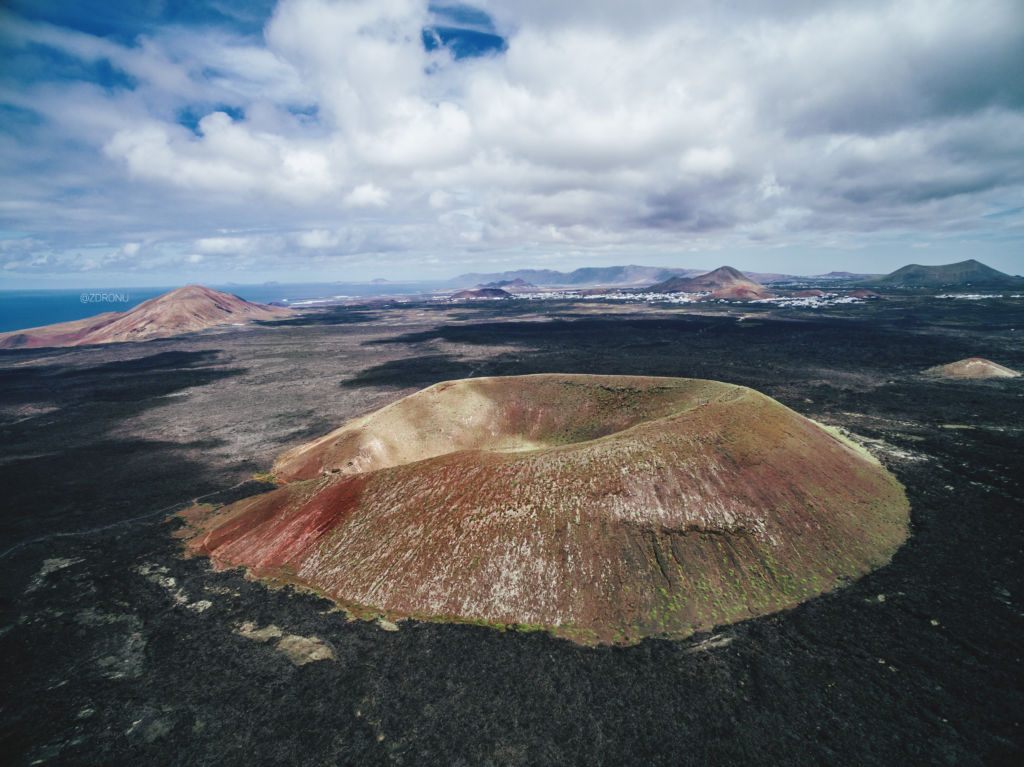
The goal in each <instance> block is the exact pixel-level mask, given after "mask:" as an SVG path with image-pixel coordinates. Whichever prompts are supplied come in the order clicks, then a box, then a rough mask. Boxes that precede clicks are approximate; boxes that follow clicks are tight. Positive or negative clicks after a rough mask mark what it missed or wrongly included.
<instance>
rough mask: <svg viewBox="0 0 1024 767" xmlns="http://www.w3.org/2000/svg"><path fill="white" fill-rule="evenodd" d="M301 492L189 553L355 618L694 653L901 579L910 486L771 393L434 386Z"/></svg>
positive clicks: (196, 531) (279, 495)
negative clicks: (318, 596) (712, 640)
mask: <svg viewBox="0 0 1024 767" xmlns="http://www.w3.org/2000/svg"><path fill="white" fill-rule="evenodd" d="M273 473H274V476H275V478H276V480H277V481H278V483H280V484H282V486H281V487H279V488H277V489H276V490H273V491H271V492H268V493H264V494H262V495H258V496H254V497H251V498H246V499H244V500H241V501H238V502H236V503H233V504H231V505H229V506H226V507H223V508H220V509H210V508H208V507H207V508H204V507H195V508H193V509H190V510H188V511H187V512H184V517H185V519H186V521H187V522H188V528H187V529H186V531H185V534H186V535H187V537H188V543H187V547H188V551H189V552H190V553H193V554H202V555H206V556H209V557H210V558H211V559H212V560H213V562H214V564H215V565H216V566H217V567H234V566H244V567H246V568H248V570H249V571H250V572H251V573H253V574H254V575H256V576H259V577H264V578H273V579H277V580H280V581H284V582H290V583H296V584H301V585H303V586H306V587H309V588H312V589H314V590H316V591H318V592H320V593H322V594H324V595H326V596H329V597H331V598H333V599H335V600H336V601H337V602H339V603H340V604H341V605H342V606H344V607H346V608H347V609H349V610H351V611H353V612H355V613H356V614H357V615H359V614H361V615H383V616H387V617H389V618H392V619H394V618H401V617H413V618H418V619H424V620H446V621H462V622H472V623H483V624H488V625H495V626H515V627H517V628H519V629H525V628H540V629H546V630H549V631H552V632H553V633H555V634H557V635H560V636H564V637H567V638H569V639H572V640H574V641H578V642H582V643H586V644H594V643H632V642H637V641H639V640H641V639H642V638H644V637H647V636H671V637H685V636H688V635H690V634H692V633H693V632H695V631H700V630H707V629H710V628H712V627H713V626H715V625H718V624H724V623H729V622H733V621H737V620H742V619H744V618H749V617H752V616H756V615H764V614H767V613H771V612H775V611H777V610H781V609H784V608H788V607H792V606H794V605H796V604H797V603H799V602H801V601H803V600H805V599H808V598H810V597H813V596H815V595H817V594H820V593H822V592H825V591H828V590H830V589H832V588H834V587H835V586H836V585H837V584H838V583H840V582H841V581H842V580H843V579H849V578H854V577H858V576H860V575H863V574H865V573H867V572H869V571H870V570H872V569H874V568H876V567H879V566H881V565H884V564H885V563H887V562H888V561H889V559H890V557H891V556H892V554H893V552H894V551H895V550H896V549H897V548H898V547H899V545H900V544H901V543H902V542H903V541H904V540H905V539H906V537H907V534H908V513H909V505H908V502H907V499H906V496H905V495H904V492H903V488H902V486H901V485H900V484H899V482H898V481H897V480H896V479H895V478H894V477H893V476H892V475H890V474H889V473H888V472H887V471H886V470H885V469H884V468H883V467H882V466H881V465H880V464H879V463H878V462H877V461H876V460H875V459H874V458H872V457H871V456H870V455H869V454H868V453H866V452H865V451H864V450H863V449H862V448H860V447H858V446H857V445H855V444H853V443H851V442H849V441H847V440H846V439H844V438H843V437H841V436H839V435H836V434H833V433H832V432H830V431H828V430H826V429H825V428H824V427H822V426H820V425H819V424H817V423H815V422H813V421H810V420H809V419H807V418H804V417H803V416H801V415H799V414H797V413H795V412H793V411H792V410H790V409H788V408H786V407H785V406H783V405H781V404H780V403H778V402H776V401H775V400H773V399H771V398H769V397H766V396H764V395H762V394H760V393H758V392H756V391H754V390H752V389H748V388H745V387H742V386H735V385H731V384H725V383H719V382H715V381H705V380H695V379H680V378H647V377H634V376H589V375H531V376H515V377H496V378H474V379H465V380H460V381H449V382H445V383H440V384H436V385H434V386H431V387H430V388H428V389H424V390H423V391H420V392H417V393H415V394H413V395H411V396H408V397H406V398H404V399H401V400H399V401H397V402H395V403H393V404H391V405H389V406H387V407H385V408H382V409H381V410H378V411H376V412H374V413H371V414H369V415H366V416H364V417H362V418H358V419H355V420H353V421H350V422H348V423H347V424H345V425H344V426H342V427H341V428H339V429H337V430H335V431H333V432H331V433H330V434H327V435H326V436H324V437H322V438H320V439H317V440H315V441H313V442H311V443H308V444H306V445H303V446H300V447H298V448H296V449H294V450H291V451H289V452H287V453H285V454H284V455H282V456H281V457H280V458H279V459H278V461H277V462H276V463H275V465H274V469H273Z"/></svg>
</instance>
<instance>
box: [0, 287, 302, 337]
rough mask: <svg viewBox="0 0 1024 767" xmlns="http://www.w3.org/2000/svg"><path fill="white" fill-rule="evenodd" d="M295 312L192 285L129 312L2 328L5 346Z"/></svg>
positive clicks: (161, 333)
mask: <svg viewBox="0 0 1024 767" xmlns="http://www.w3.org/2000/svg"><path fill="white" fill-rule="evenodd" d="M290 313H291V310H290V309H286V308H283V307H278V306H266V305H264V304H256V303H253V302H251V301H246V300H245V299H243V298H239V297H238V296H234V295H231V294H230V293H223V292H221V291H219V290H212V289H211V288H204V287H202V286H201V285H188V286H186V287H184V288H178V289H177V290H172V291H170V292H169V293H164V294H163V295H162V296H157V297H156V298H151V299H149V300H148V301H143V302H142V303H141V304H139V305H138V306H136V307H134V308H132V309H129V310H128V311H126V312H107V313H106V314H98V315H96V316H95V317H88V318H86V319H84V320H75V321H74V322H61V323H58V324H56V325H44V326H43V327H38V328H28V329H27V330H15V331H12V332H9V333H3V334H0V349H12V348H35V347H41V346H86V345H89V344H108V343H115V342H118V341H145V340H148V339H150V338H164V337H167V336H174V335H178V334H179V333H189V332H193V331H196V330H205V329H206V328H210V327H214V326H216V325H227V324H232V323H237V324H242V323H245V322H248V321H250V320H257V319H258V320H269V319H276V318H278V317H281V316H284V315H287V314H290Z"/></svg>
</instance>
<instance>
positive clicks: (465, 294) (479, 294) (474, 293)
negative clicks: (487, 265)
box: [451, 288, 512, 298]
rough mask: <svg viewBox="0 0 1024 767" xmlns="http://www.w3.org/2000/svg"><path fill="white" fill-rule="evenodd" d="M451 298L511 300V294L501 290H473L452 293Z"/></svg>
mask: <svg viewBox="0 0 1024 767" xmlns="http://www.w3.org/2000/svg"><path fill="white" fill-rule="evenodd" d="M451 297H452V298H512V294H511V293H509V292H508V291H507V290H502V289H501V288H475V289H473V290H460V291H459V292H458V293H453V294H452V296H451Z"/></svg>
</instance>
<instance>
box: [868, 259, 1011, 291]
mask: <svg viewBox="0 0 1024 767" xmlns="http://www.w3.org/2000/svg"><path fill="white" fill-rule="evenodd" d="M865 284H871V285H888V286H892V287H896V286H901V285H905V286H908V287H942V286H946V285H948V286H957V285H960V286H967V285H971V286H974V287H993V288H1000V287H1012V286H1022V285H1024V280H1022V279H1021V278H1019V277H1011V276H1010V275H1008V274H1004V273H1003V272H1000V271H998V270H996V269H993V268H992V267H990V266H985V264H983V263H981V262H980V261H975V260H974V259H973V258H972V259H970V260H969V261H961V262H960V263H957V264H946V265H945V266H921V265H920V264H908V265H907V266H904V267H902V268H900V269H897V270H896V271H895V272H892V273H891V274H887V275H885V276H884V277H878V278H876V279H873V280H869V281H867V282H866V283H865Z"/></svg>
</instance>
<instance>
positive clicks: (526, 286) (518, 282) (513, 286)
mask: <svg viewBox="0 0 1024 767" xmlns="http://www.w3.org/2000/svg"><path fill="white" fill-rule="evenodd" d="M476 287H478V288H501V289H503V290H534V289H536V287H537V286H536V285H534V284H533V283H531V282H527V281H526V280H524V279H520V278H517V279H514V280H498V281H497V282H488V283H486V284H484V285H477V286H476Z"/></svg>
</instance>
